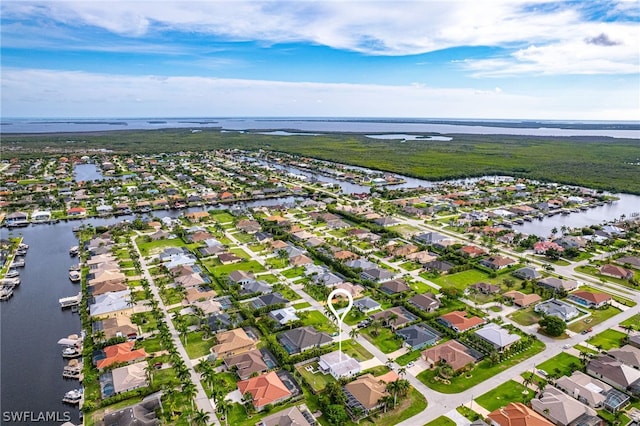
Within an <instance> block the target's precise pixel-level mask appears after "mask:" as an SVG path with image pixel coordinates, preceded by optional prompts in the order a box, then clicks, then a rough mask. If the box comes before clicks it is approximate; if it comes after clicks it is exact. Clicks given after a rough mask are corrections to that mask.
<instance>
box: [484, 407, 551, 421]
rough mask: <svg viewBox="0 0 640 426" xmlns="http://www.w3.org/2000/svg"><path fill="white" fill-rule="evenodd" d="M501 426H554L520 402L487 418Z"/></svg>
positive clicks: (492, 413) (493, 412)
mask: <svg viewBox="0 0 640 426" xmlns="http://www.w3.org/2000/svg"><path fill="white" fill-rule="evenodd" d="M487 417H489V418H490V419H491V420H492V421H493V422H495V423H497V424H498V425H499V426H553V423H551V422H549V421H548V420H546V419H545V418H544V417H542V416H541V415H540V414H538V413H536V412H535V411H533V410H531V409H530V408H528V407H527V406H526V405H524V404H522V403H520V402H511V403H509V404H508V405H507V406H506V407H503V408H498V409H497V410H495V411H492V412H491V413H489V415H488V416H487Z"/></svg>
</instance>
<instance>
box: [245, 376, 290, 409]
mask: <svg viewBox="0 0 640 426" xmlns="http://www.w3.org/2000/svg"><path fill="white" fill-rule="evenodd" d="M238 389H239V390H240V393H241V394H242V395H244V394H246V393H247V392H248V393H250V394H251V396H252V397H253V406H254V407H256V409H257V408H259V407H264V406H265V405H267V404H273V403H276V402H278V401H281V400H284V399H286V398H288V397H290V396H291V392H289V389H287V387H286V386H285V385H284V383H282V380H280V378H279V377H278V375H277V374H276V373H275V371H271V372H269V373H266V374H263V375H261V376H257V377H252V378H250V379H248V380H242V381H240V382H238Z"/></svg>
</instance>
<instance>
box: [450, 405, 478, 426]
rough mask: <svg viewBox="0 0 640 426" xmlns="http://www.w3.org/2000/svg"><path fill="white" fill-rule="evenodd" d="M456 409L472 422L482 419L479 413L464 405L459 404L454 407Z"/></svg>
mask: <svg viewBox="0 0 640 426" xmlns="http://www.w3.org/2000/svg"><path fill="white" fill-rule="evenodd" d="M456 411H457V412H458V413H460V414H462V415H463V416H465V417H466V418H467V419H468V420H469V421H472V422H475V421H476V420H481V419H482V416H481V415H480V414H478V413H476V412H475V411H473V410H472V409H471V408H469V407H467V406H466V405H461V406H459V407H458V408H456Z"/></svg>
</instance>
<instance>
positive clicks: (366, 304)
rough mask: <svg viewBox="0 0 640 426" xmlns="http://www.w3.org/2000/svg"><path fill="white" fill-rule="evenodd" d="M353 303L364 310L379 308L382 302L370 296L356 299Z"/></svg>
mask: <svg viewBox="0 0 640 426" xmlns="http://www.w3.org/2000/svg"><path fill="white" fill-rule="evenodd" d="M353 305H354V306H355V307H356V308H358V309H362V310H369V309H379V308H380V306H381V305H380V303H378V302H376V301H375V300H373V299H372V298H370V297H369V296H367V297H363V298H362V299H358V300H356V301H355V302H354V303H353Z"/></svg>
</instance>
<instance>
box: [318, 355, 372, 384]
mask: <svg viewBox="0 0 640 426" xmlns="http://www.w3.org/2000/svg"><path fill="white" fill-rule="evenodd" d="M318 367H319V368H320V371H322V372H323V373H324V374H331V375H332V376H333V378H334V379H336V380H338V379H341V378H346V377H354V376H356V375H357V374H360V371H362V369H361V368H360V363H359V362H358V361H356V360H355V359H353V358H351V357H350V356H349V355H347V354H345V353H342V352H341V351H333V352H329V353H328V354H324V355H320V359H319V361H318Z"/></svg>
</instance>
